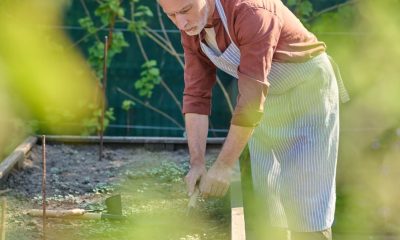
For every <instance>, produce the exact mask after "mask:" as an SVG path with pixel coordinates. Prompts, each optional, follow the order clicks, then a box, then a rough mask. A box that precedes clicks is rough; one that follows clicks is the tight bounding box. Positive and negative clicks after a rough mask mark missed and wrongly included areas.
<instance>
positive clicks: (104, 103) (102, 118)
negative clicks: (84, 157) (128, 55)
mask: <svg viewBox="0 0 400 240" xmlns="http://www.w3.org/2000/svg"><path fill="white" fill-rule="evenodd" d="M104 39H105V43H104V59H103V86H102V88H103V100H102V101H101V103H102V104H101V118H100V149H99V161H101V159H102V156H103V131H104V111H105V108H106V101H107V96H106V90H107V55H108V54H107V53H108V37H107V36H105V37H104Z"/></svg>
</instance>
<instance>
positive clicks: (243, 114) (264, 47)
mask: <svg viewBox="0 0 400 240" xmlns="http://www.w3.org/2000/svg"><path fill="white" fill-rule="evenodd" d="M235 19H236V23H235V24H234V31H235V36H236V40H237V44H238V47H239V49H240V55H241V56H240V65H239V67H238V76H239V79H238V90H239V94H238V97H237V105H236V107H235V111H234V113H233V117H232V121H231V123H232V124H233V125H238V126H246V127H255V126H257V125H258V124H259V122H260V121H261V118H262V116H263V112H264V102H265V100H266V96H267V92H268V87H269V83H268V80H267V77H268V73H269V71H270V69H271V64H272V57H273V54H274V51H275V49H276V46H277V44H278V40H279V36H280V32H281V29H282V24H281V22H280V20H279V18H278V17H277V16H276V15H275V14H274V13H272V12H270V11H268V10H265V9H263V8H252V7H250V8H249V7H247V8H245V9H240V8H239V9H238V10H237V15H236V18H235Z"/></svg>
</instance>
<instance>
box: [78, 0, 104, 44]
mask: <svg viewBox="0 0 400 240" xmlns="http://www.w3.org/2000/svg"><path fill="white" fill-rule="evenodd" d="M80 2H81V5H82V7H83V10H84V11H85V14H86V15H87V16H88V17H89V19H90V21H92V22H93V20H92V16H91V15H90V12H89V9H88V8H87V6H86V3H85V0H81V1H80ZM95 33H97V31H96V32H95ZM95 37H96V39H97V41H99V42H100V38H99V36H98V35H97V34H95ZM74 46H75V44H74Z"/></svg>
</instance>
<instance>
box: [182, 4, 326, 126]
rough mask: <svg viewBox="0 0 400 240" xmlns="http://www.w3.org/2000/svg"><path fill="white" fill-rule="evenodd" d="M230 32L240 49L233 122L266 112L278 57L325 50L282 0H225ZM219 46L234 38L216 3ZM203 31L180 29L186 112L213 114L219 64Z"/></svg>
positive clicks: (298, 58)
mask: <svg viewBox="0 0 400 240" xmlns="http://www.w3.org/2000/svg"><path fill="white" fill-rule="evenodd" d="M220 1H221V4H222V6H223V8H224V10H225V15H226V17H227V21H228V29H229V33H230V35H231V37H232V40H233V42H234V43H235V44H236V46H238V48H239V49H240V54H241V57H240V65H239V67H238V76H239V79H238V88H239V94H238V98H237V104H236V107H235V110H234V113H233V117H232V120H231V123H232V124H234V125H238V126H257V125H258V123H259V122H260V120H261V117H262V115H263V112H264V111H263V110H264V109H263V105H264V102H265V98H266V95H267V92H268V86H269V84H268V73H269V71H270V68H271V64H272V62H273V61H276V62H304V61H307V60H309V59H311V58H313V57H314V56H317V55H319V54H321V53H322V52H324V51H325V48H326V47H325V44H324V43H323V42H320V41H318V40H317V38H316V37H315V36H314V35H313V34H312V33H310V32H309V31H307V29H306V28H305V27H304V26H303V25H302V24H301V23H300V21H299V20H298V19H297V18H296V17H295V16H294V15H293V13H292V12H290V10H289V9H288V8H286V7H285V6H284V5H283V3H282V2H281V1H280V0H220ZM207 27H214V29H215V32H216V41H217V44H218V48H219V49H220V50H221V51H222V52H223V51H225V49H226V48H227V47H228V46H229V44H230V43H231V41H230V38H229V36H228V34H227V33H226V31H225V29H224V26H223V24H222V22H221V19H220V16H219V14H218V11H217V9H216V8H215V10H214V13H213V23H212V26H207ZM204 34H205V32H204V30H203V32H202V33H201V34H200V36H189V35H187V34H186V33H185V32H182V33H181V38H182V39H181V41H182V45H183V48H184V56H185V70H184V79H185V88H184V96H183V109H182V112H183V113H184V114H185V113H198V114H204V115H209V114H210V112H211V92H212V87H213V86H214V84H215V82H216V67H215V65H214V64H213V63H212V62H211V61H210V60H209V59H208V57H207V56H206V55H205V54H204V53H203V52H202V50H201V48H200V44H199V41H204Z"/></svg>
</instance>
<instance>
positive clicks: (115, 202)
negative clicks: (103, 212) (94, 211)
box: [106, 194, 122, 216]
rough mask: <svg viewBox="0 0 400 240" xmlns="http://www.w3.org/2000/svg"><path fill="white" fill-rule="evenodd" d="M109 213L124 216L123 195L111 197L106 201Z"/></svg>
mask: <svg viewBox="0 0 400 240" xmlns="http://www.w3.org/2000/svg"><path fill="white" fill-rule="evenodd" d="M106 207H107V213H108V214H111V215H120V216H122V203H121V194H117V195H114V196H111V197H109V198H107V199H106Z"/></svg>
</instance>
